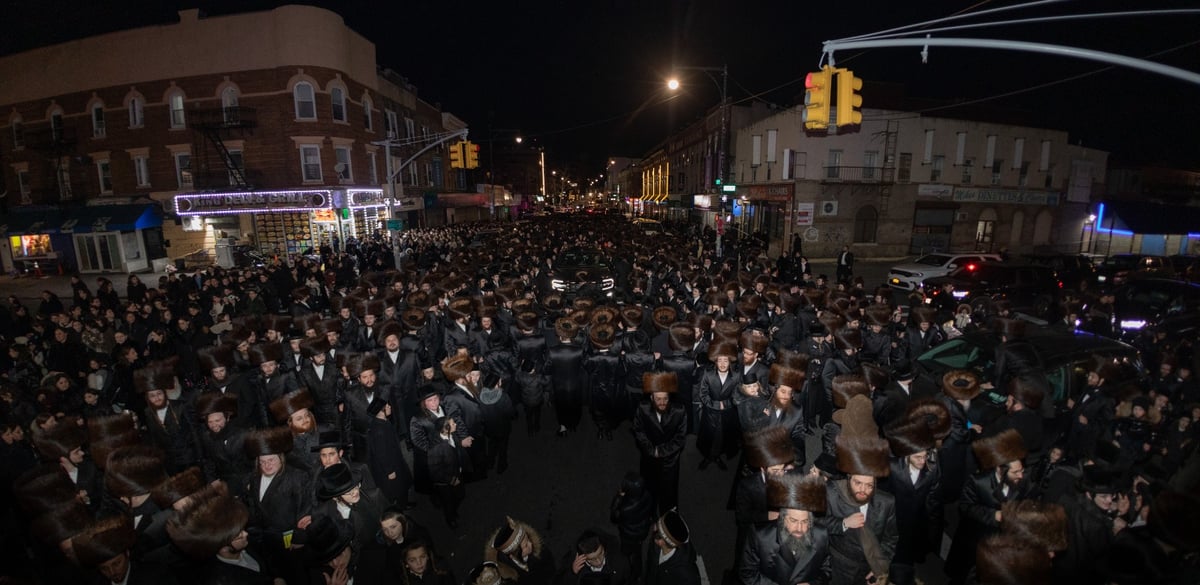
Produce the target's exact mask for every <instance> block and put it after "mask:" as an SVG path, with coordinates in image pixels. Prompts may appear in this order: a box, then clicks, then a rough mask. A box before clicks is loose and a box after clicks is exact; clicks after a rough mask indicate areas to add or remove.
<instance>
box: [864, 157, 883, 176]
mask: <svg viewBox="0 0 1200 585" xmlns="http://www.w3.org/2000/svg"><path fill="white" fill-rule="evenodd" d="M878 167H879V152H878V151H875V150H868V151H866V152H864V153H863V170H862V178H864V179H874V178H875V169H876V168H878Z"/></svg>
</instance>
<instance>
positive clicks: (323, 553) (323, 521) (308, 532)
mask: <svg viewBox="0 0 1200 585" xmlns="http://www.w3.org/2000/svg"><path fill="white" fill-rule="evenodd" d="M304 532H305V536H306V538H305V544H304V554H305V563H306V564H307V565H308V566H310V567H319V566H321V565H324V564H326V563H328V562H329V561H331V560H333V559H334V558H335V557H337V556H338V555H339V554H341V553H342V551H343V550H345V549H346V547H347V546H350V541H351V540H353V539H354V532H353V530H352V527H351V524H350V523H348V522H346V523H343V522H335V521H334V520H333V518H330V517H329V516H326V515H324V514H316V515H314V516H313V517H312V523H311V524H309V525H308V528H306V529H305V530H304Z"/></svg>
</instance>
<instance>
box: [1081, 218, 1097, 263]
mask: <svg viewBox="0 0 1200 585" xmlns="http://www.w3.org/2000/svg"><path fill="white" fill-rule="evenodd" d="M1095 223H1096V214H1094V213H1092V214H1088V216H1087V217H1086V218H1084V220H1083V225H1081V226H1080V227H1079V251H1080V252H1081V253H1082V252H1088V253H1091V251H1092V242H1093V241H1094V240H1095V237H1096V230H1095V229H1092V230H1091V233H1090V234H1089V235H1088V240H1087V241H1088V245H1087V247H1086V248H1085V247H1084V246H1083V232H1085V231H1087V230H1088V227H1089V226H1091V225H1093V224H1095Z"/></svg>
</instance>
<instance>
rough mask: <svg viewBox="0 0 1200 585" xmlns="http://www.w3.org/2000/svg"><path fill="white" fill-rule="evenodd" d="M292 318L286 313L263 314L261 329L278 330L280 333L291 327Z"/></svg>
mask: <svg viewBox="0 0 1200 585" xmlns="http://www.w3.org/2000/svg"><path fill="white" fill-rule="evenodd" d="M293 322H294V320H293V319H292V318H291V317H289V316H287V315H263V318H262V328H263V331H278V332H279V334H280V335H283V334H284V333H287V330H288V329H291V328H292V323H293Z"/></svg>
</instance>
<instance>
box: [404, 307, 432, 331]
mask: <svg viewBox="0 0 1200 585" xmlns="http://www.w3.org/2000/svg"><path fill="white" fill-rule="evenodd" d="M428 320H429V312H428V311H426V310H425V309H418V308H411V309H405V310H404V312H403V313H400V322H401V323H403V324H404V327H405V328H407V329H408V330H409V331H417V330H419V329H421V328H422V327H424V326H425V323H427V322H428Z"/></svg>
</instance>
